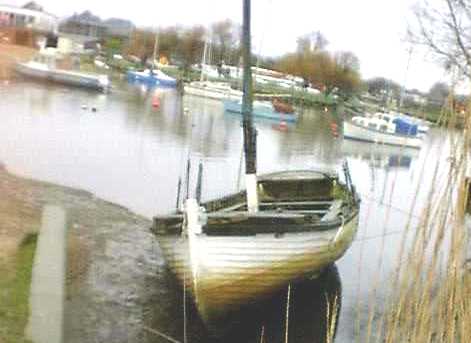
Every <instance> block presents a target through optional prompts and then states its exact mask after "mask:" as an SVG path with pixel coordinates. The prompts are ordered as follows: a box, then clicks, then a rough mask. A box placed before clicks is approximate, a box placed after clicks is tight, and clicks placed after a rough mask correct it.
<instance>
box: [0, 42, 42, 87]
mask: <svg viewBox="0 0 471 343" xmlns="http://www.w3.org/2000/svg"><path fill="white" fill-rule="evenodd" d="M36 52H37V51H36V50H35V49H33V48H29V47H25V46H20V45H14V44H2V43H0V80H8V79H10V78H12V77H13V75H14V68H15V63H16V62H24V61H27V60H30V59H31V58H32V57H33V56H34V54H35V53H36Z"/></svg>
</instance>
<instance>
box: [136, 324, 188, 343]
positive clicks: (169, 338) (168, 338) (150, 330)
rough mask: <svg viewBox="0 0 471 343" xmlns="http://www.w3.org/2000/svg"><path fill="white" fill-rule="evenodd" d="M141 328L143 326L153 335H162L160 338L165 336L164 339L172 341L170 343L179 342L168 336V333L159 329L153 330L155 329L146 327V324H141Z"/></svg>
mask: <svg viewBox="0 0 471 343" xmlns="http://www.w3.org/2000/svg"><path fill="white" fill-rule="evenodd" d="M142 328H143V329H144V330H146V331H148V332H150V333H153V334H154V335H157V336H160V337H162V338H165V339H166V340H167V341H169V342H172V343H181V342H180V341H177V340H176V339H174V338H172V337H170V336H168V335H166V334H164V333H162V332H160V331H157V330H155V329H151V328H150V327H147V326H144V325H143V326H142Z"/></svg>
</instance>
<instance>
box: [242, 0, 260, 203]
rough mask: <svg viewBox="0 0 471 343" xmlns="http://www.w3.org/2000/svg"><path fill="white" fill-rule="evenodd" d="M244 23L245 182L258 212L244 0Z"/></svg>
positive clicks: (247, 5) (247, 4)
mask: <svg viewBox="0 0 471 343" xmlns="http://www.w3.org/2000/svg"><path fill="white" fill-rule="evenodd" d="M243 3H244V5H243V21H242V61H243V66H244V68H243V70H244V72H243V86H242V90H243V92H244V95H243V98H242V114H243V130H244V152H245V182H246V188H247V208H248V210H249V212H257V211H258V193H257V142H256V131H255V130H254V128H253V116H252V107H253V106H252V56H251V55H252V53H251V44H250V40H251V37H250V35H251V33H250V0H243Z"/></svg>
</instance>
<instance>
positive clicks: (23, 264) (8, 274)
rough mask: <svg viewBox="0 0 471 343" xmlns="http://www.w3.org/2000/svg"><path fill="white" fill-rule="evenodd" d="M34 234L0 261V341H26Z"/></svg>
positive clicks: (4, 342) (18, 342)
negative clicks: (8, 258)
mask: <svg viewBox="0 0 471 343" xmlns="http://www.w3.org/2000/svg"><path fill="white" fill-rule="evenodd" d="M36 241H37V234H29V235H27V236H26V237H25V238H24V239H23V241H22V242H21V244H20V246H19V247H18V250H17V252H16V254H15V255H14V257H13V258H12V259H10V260H9V261H8V262H6V261H5V262H3V263H2V264H0V275H1V276H2V277H1V278H0V342H2V343H21V342H27V340H26V339H25V338H24V331H25V327H26V325H27V321H28V317H29V293H30V287H31V275H32V269H33V261H34V253H35V251H36Z"/></svg>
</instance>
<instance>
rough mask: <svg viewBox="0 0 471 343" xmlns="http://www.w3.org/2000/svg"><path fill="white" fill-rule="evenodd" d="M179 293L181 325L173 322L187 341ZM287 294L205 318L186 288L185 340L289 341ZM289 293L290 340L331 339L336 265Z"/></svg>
mask: <svg viewBox="0 0 471 343" xmlns="http://www.w3.org/2000/svg"><path fill="white" fill-rule="evenodd" d="M174 282H175V283H174V284H173V285H172V287H174V286H176V285H178V283H177V282H176V280H174ZM179 289H180V290H181V288H179ZM181 294H182V292H178V293H176V294H175V296H176V298H175V299H174V302H175V305H174V306H172V311H175V312H177V311H179V312H178V313H175V314H172V317H173V318H179V320H176V321H174V324H175V325H179V326H180V329H178V328H174V330H172V331H174V332H178V333H179V334H180V335H181V337H175V339H178V340H180V341H184V338H183V332H182V330H181V326H182V325H183V320H184V319H183V313H182V312H183V311H182V309H183V308H184V306H183V300H182V297H181ZM287 295H288V291H287V289H284V290H282V291H280V292H278V293H277V294H275V295H274V296H273V297H270V298H268V299H265V300H263V301H260V302H254V303H251V304H248V305H245V306H244V307H241V308H239V309H238V310H234V311H232V312H230V313H228V314H226V315H225V316H223V317H220V318H218V319H217V320H214V321H211V322H205V323H204V324H203V321H202V320H201V319H200V317H199V315H198V311H197V309H196V307H195V306H194V304H193V303H192V301H191V299H190V296H189V294H188V298H187V303H186V304H185V305H186V306H185V308H186V311H187V313H186V315H185V318H186V319H187V324H186V328H187V340H188V341H191V342H211V343H220V342H221V343H222V342H225V343H232V342H234V343H236V342H237V343H240V342H244V343H251V342H254V343H255V342H257V343H258V342H270V343H278V342H279V343H281V342H285V338H286V336H285V335H286V322H287V321H286V318H287V315H286V314H287V313H286V309H287ZM289 298H290V301H289V313H288V338H289V342H296V343H304V342H306V343H307V342H309V343H323V342H327V341H328V340H327V333H328V332H329V330H330V332H332V333H333V335H334V336H335V333H336V329H337V323H338V317H339V315H340V309H341V298H342V286H341V279H340V276H339V273H338V270H337V267H336V266H335V265H331V266H329V267H328V268H327V269H326V270H325V271H324V272H323V273H322V274H321V275H320V276H319V277H317V278H312V279H307V280H305V281H302V282H298V283H294V284H292V285H291V286H290V296H289ZM157 325H158V323H157Z"/></svg>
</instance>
